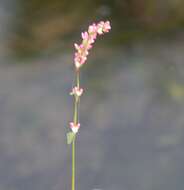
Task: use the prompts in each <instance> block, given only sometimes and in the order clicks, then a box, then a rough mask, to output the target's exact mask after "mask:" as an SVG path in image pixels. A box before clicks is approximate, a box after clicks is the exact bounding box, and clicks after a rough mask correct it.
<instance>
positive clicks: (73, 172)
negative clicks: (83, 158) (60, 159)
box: [72, 137, 75, 190]
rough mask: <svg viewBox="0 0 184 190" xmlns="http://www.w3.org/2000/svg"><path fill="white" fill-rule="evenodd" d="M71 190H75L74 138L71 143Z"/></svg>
mask: <svg viewBox="0 0 184 190" xmlns="http://www.w3.org/2000/svg"><path fill="white" fill-rule="evenodd" d="M72 190H75V137H74V139H73V142H72Z"/></svg>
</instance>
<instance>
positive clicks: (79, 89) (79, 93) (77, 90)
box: [70, 86, 84, 97]
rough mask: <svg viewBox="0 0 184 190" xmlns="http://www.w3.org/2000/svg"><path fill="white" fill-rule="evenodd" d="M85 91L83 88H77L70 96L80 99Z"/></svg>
mask: <svg viewBox="0 0 184 190" xmlns="http://www.w3.org/2000/svg"><path fill="white" fill-rule="evenodd" d="M83 91H84V90H83V89H82V88H79V87H77V86H75V87H74V88H73V89H72V91H71V92H70V95H75V96H78V97H80V96H81V95H82V93H83Z"/></svg>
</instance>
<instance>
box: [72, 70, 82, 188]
mask: <svg viewBox="0 0 184 190" xmlns="http://www.w3.org/2000/svg"><path fill="white" fill-rule="evenodd" d="M76 83H77V87H78V88H79V86H80V79H79V71H77V76H76ZM78 98H79V97H75V103H74V118H73V122H74V124H75V125H77V122H78V104H79V99H78ZM75 138H76V136H75V137H74V139H73V142H72V190H75Z"/></svg>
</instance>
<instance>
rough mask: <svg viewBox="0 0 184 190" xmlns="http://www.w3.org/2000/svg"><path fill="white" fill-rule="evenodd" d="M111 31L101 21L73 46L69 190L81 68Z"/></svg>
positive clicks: (73, 178)
mask: <svg viewBox="0 0 184 190" xmlns="http://www.w3.org/2000/svg"><path fill="white" fill-rule="evenodd" d="M110 29H111V26H110V22H109V21H106V22H104V21H101V22H99V23H97V24H95V23H93V24H92V25H90V26H89V27H88V30H87V31H85V32H82V33H81V37H82V42H81V44H80V45H78V44H76V43H75V44H74V46H75V49H76V53H75V57H74V66H75V76H76V80H75V86H74V87H73V89H72V91H71V92H70V95H72V96H73V97H74V114H73V121H72V122H70V124H69V126H70V129H71V130H70V132H68V133H67V144H69V145H70V144H71V145H72V183H71V189H72V190H75V141H76V136H77V133H78V131H79V128H80V123H79V114H78V113H79V103H80V98H81V95H82V94H83V91H84V90H83V88H81V87H80V70H81V67H82V66H83V65H84V64H85V63H86V61H87V56H88V51H89V50H90V49H91V48H92V47H93V46H92V45H93V43H94V42H95V40H96V38H97V36H98V35H102V34H104V33H107V32H109V31H110Z"/></svg>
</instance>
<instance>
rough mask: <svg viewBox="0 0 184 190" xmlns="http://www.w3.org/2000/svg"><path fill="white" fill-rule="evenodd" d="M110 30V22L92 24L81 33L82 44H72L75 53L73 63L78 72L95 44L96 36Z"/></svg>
mask: <svg viewBox="0 0 184 190" xmlns="http://www.w3.org/2000/svg"><path fill="white" fill-rule="evenodd" d="M110 29H111V26H110V22H109V21H106V22H103V21H101V22H99V23H97V24H95V23H93V24H92V25H90V26H89V28H88V31H85V32H82V33H81V37H82V39H83V40H82V43H81V44H80V45H78V44H76V43H75V44H74V46H75V49H76V50H77V52H76V53H75V58H74V63H75V67H76V69H77V70H78V69H79V68H80V67H81V66H82V65H83V64H84V63H85V62H86V60H87V55H88V50H89V49H91V48H92V44H93V43H94V42H95V40H96V37H97V35H98V34H99V35H102V34H104V33H106V32H109V30H110Z"/></svg>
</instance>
